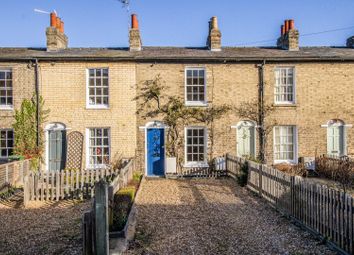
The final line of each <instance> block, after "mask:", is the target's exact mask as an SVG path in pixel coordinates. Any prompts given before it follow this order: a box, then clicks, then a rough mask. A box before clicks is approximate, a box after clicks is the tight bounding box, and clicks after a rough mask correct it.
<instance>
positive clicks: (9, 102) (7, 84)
mask: <svg viewBox="0 0 354 255" xmlns="http://www.w3.org/2000/svg"><path fill="white" fill-rule="evenodd" d="M12 94H13V93H12V71H11V70H0V108H4V109H6V108H10V109H11V108H12V106H13V95H12Z"/></svg>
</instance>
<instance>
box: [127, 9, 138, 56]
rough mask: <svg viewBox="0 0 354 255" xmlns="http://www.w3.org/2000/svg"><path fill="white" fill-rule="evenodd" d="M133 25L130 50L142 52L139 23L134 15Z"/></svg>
mask: <svg viewBox="0 0 354 255" xmlns="http://www.w3.org/2000/svg"><path fill="white" fill-rule="evenodd" d="M131 17H132V25H131V29H130V31H129V50H130V51H141V37H140V31H139V23H138V18H137V16H136V14H132V16H131Z"/></svg>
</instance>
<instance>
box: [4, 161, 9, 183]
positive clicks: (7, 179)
mask: <svg viewBox="0 0 354 255" xmlns="http://www.w3.org/2000/svg"><path fill="white" fill-rule="evenodd" d="M5 183H9V165H8V164H6V166H5Z"/></svg>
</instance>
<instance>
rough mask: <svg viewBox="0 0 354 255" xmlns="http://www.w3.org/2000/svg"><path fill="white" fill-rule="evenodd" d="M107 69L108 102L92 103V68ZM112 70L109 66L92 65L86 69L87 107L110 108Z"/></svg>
mask: <svg viewBox="0 0 354 255" xmlns="http://www.w3.org/2000/svg"><path fill="white" fill-rule="evenodd" d="M92 69H94V70H97V69H107V70H108V104H103V103H102V104H90V88H89V85H90V70H92ZM110 101H111V100H110V71H109V68H108V67H92V68H87V69H86V108H87V109H108V108H109V105H110Z"/></svg>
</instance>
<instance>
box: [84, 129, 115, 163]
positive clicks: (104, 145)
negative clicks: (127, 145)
mask: <svg viewBox="0 0 354 255" xmlns="http://www.w3.org/2000/svg"><path fill="white" fill-rule="evenodd" d="M88 140H89V141H88V146H87V147H88V148H87V149H88V167H101V166H105V165H107V164H109V159H110V136H109V128H90V129H88Z"/></svg>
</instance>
